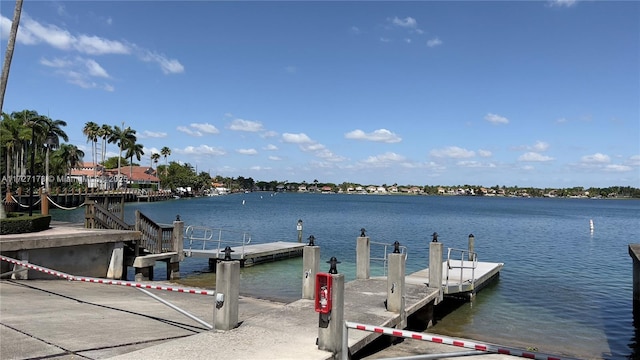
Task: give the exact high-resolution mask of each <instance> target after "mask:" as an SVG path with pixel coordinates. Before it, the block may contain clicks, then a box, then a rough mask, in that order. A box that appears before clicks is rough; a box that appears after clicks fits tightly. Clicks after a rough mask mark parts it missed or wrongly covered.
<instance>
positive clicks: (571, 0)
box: [547, 0, 578, 7]
mask: <svg viewBox="0 0 640 360" xmlns="http://www.w3.org/2000/svg"><path fill="white" fill-rule="evenodd" d="M577 3H578V0H550V1H549V2H548V3H547V4H548V6H551V7H572V6H574V5H576V4H577Z"/></svg>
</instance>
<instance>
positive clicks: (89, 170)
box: [70, 162, 160, 190]
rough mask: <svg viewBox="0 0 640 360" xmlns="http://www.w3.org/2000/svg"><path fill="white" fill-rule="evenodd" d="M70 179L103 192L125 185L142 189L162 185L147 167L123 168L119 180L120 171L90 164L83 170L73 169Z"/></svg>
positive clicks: (151, 169) (153, 171)
mask: <svg viewBox="0 0 640 360" xmlns="http://www.w3.org/2000/svg"><path fill="white" fill-rule="evenodd" d="M94 168H95V172H94ZM94 174H95V177H94ZM70 178H71V179H74V180H75V181H78V182H80V183H81V184H83V185H86V186H87V187H89V188H98V189H102V190H109V189H116V188H119V187H123V186H125V185H127V186H129V187H140V188H149V187H153V186H155V187H158V186H159V185H160V179H159V178H158V177H157V176H156V171H155V170H154V169H153V168H150V167H146V166H131V167H129V166H123V167H121V168H120V178H118V169H104V168H103V167H102V165H100V164H94V163H90V162H88V163H84V164H83V165H82V167H81V168H78V169H72V170H71V174H70Z"/></svg>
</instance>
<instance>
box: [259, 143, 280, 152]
mask: <svg viewBox="0 0 640 360" xmlns="http://www.w3.org/2000/svg"><path fill="white" fill-rule="evenodd" d="M263 149H264V150H268V151H275V150H278V147H277V146H275V145H273V144H269V145H267V146H265V147H263Z"/></svg>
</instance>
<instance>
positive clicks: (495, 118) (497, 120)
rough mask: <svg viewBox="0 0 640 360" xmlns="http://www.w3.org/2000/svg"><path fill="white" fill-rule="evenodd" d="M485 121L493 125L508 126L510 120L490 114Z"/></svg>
mask: <svg viewBox="0 0 640 360" xmlns="http://www.w3.org/2000/svg"><path fill="white" fill-rule="evenodd" d="M484 119H485V120H487V121H488V122H490V123H492V124H508V123H509V119H507V118H506V117H504V116H500V115H497V114H492V113H488V114H487V115H485V117H484Z"/></svg>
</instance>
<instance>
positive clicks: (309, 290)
mask: <svg viewBox="0 0 640 360" xmlns="http://www.w3.org/2000/svg"><path fill="white" fill-rule="evenodd" d="M314 239H315V238H314V236H313V235H311V236H309V244H308V245H307V246H305V247H304V248H302V271H303V273H302V298H303V299H309V300H313V299H314V298H315V296H314V294H315V288H316V274H317V273H318V270H319V269H320V246H316V245H315V243H314Z"/></svg>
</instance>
